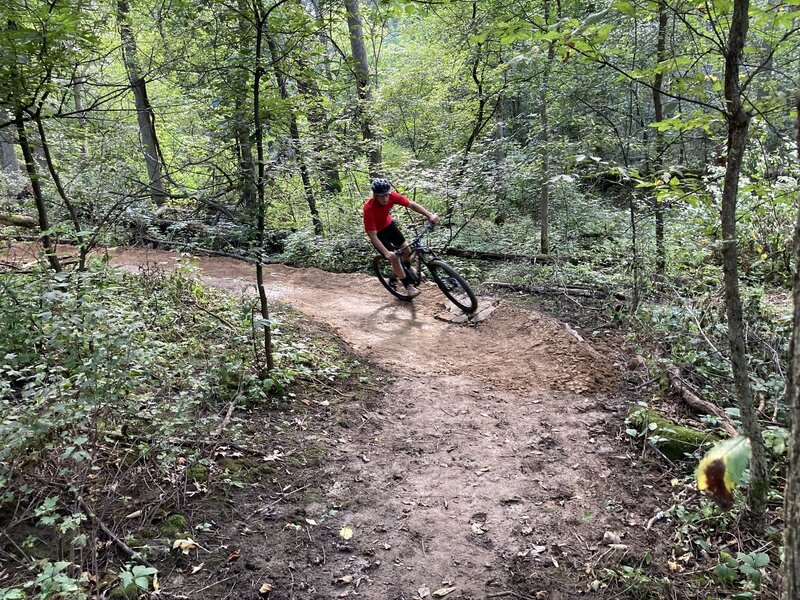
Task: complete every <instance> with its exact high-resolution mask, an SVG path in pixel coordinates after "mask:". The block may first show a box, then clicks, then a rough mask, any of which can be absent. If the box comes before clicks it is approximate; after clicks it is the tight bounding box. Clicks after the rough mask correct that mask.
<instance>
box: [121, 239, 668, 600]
mask: <svg viewBox="0 0 800 600" xmlns="http://www.w3.org/2000/svg"><path fill="white" fill-rule="evenodd" d="M176 260H177V255H175V254H173V253H169V252H161V251H147V250H135V249H128V250H119V251H116V252H114V253H113V257H112V264H114V265H117V266H121V267H123V268H127V269H130V270H134V271H135V270H137V269H138V268H140V267H142V266H144V265H146V264H151V265H152V264H156V265H159V266H160V267H161V268H164V269H166V270H169V269H170V268H171V267H172V266H173V265H175V264H176ZM199 267H200V273H201V276H202V278H203V280H204V281H205V282H207V283H208V284H210V285H213V286H217V287H220V288H224V289H225V290H228V291H230V292H233V293H247V290H251V292H250V293H252V290H253V282H254V278H255V277H254V268H253V267H252V266H251V265H247V264H245V263H242V262H237V261H234V260H230V259H224V258H202V259H199ZM265 270H266V273H267V276H266V277H267V283H266V287H267V290H268V294H269V298H270V300H271V302H273V303H287V304H288V305H290V306H291V307H293V309H295V310H296V311H299V312H300V313H302V314H303V315H305V316H306V317H307V319H308V320H309V321H310V323H312V324H313V326H315V327H319V328H321V329H322V330H325V331H327V332H329V333H330V334H333V335H334V336H336V337H338V338H339V339H340V340H341V342H342V343H343V344H344V346H345V347H346V348H347V350H348V351H349V352H352V353H353V354H354V355H355V356H356V357H358V359H359V360H360V361H362V362H366V363H368V364H370V365H371V366H372V368H373V369H375V372H378V373H381V372H382V373H383V375H384V377H378V378H377V381H378V382H382V383H378V384H373V385H372V387H369V386H368V387H366V388H363V389H359V386H353V385H350V386H349V388H347V387H346V388H344V389H336V388H334V387H332V388H331V390H329V392H330V393H329V394H328V395H326V396H325V398H324V399H323V400H322V401H319V399H317V400H316V401H315V400H314V399H313V398H312V399H308V398H306V399H305V400H304V402H306V403H307V404H309V403H316V404H321V405H324V406H326V409H325V413H324V415H323V416H322V418H321V419H309V420H308V422H306V423H304V424H303V426H302V427H299V428H296V433H295V435H296V439H295V440H294V442H295V444H296V445H297V446H302V445H303V444H306V445H313V446H315V447H316V448H319V449H320V450H321V451H322V454H323V456H324V458H323V459H322V460H320V461H318V462H316V463H314V465H315V466H313V467H311V468H307V469H304V470H302V472H301V473H300V472H295V473H292V472H290V470H289V469H287V470H286V473H287V475H286V476H285V479H286V480H287V481H289V480H290V481H291V487H289V486H287V487H284V488H280V487H279V488H278V490H277V492H275V491H274V489H273V491H272V492H271V493H268V492H265V489H264V488H259V486H253V487H252V488H245V489H242V490H238V491H236V492H235V493H234V497H233V498H232V500H231V502H230V503H229V504H228V507H227V509H226V510H227V514H226V515H225V516H224V517H221V518H224V519H225V521H226V522H225V523H221V522H220V521H219V518H220V517H219V516H218V521H217V522H218V523H219V524H220V529H219V530H218V531H217V532H216V534H215V536H213V539H210V538H209V539H204V540H197V541H199V542H200V543H201V545H203V550H204V552H208V553H212V554H216V555H219V556H222V555H225V556H229V558H230V557H236V558H238V560H236V561H234V562H231V563H229V564H226V565H223V567H224V568H223V570H222V571H220V570H217V571H216V572H213V573H211V574H209V575H208V576H206V577H205V578H203V579H198V577H196V576H193V575H191V574H190V571H191V569H190V566H191V565H188V564H187V565H183V568H178V569H175V570H173V571H172V572H171V573H163V574H162V576H161V586H162V590H163V591H164V592H165V593H171V594H173V595H177V597H191V598H230V597H240V598H259V597H262V598H267V597H268V598H280V599H284V598H286V599H289V598H297V599H301V598H303V599H305V598H309V599H310V598H314V599H316V598H320V599H322V598H326V599H327V598H348V597H349V598H367V599H375V600H379V599H380V600H386V599H406V600H411V599H412V598H427V597H430V598H440V597H447V598H450V599H453V598H461V599H477V598H487V599H488V598H492V599H493V598H544V599H551V600H555V599H560V598H576V597H609V596H612V597H639V598H645V597H683V594H681V593H677V592H676V591H675V590H674V589H673V588H672V586H671V585H667V586H666V588H662V587H659V586H660V585H661V584H659V586H655V585H654V584H655V582H656V581H663V580H662V579H660V577H659V575H661V574H669V573H670V570H673V571H676V570H682V567H680V566H679V567H677V568H672V569H669V568H668V566H667V565H668V562H672V564H673V567H674V565H675V562H674V561H675V558H674V556H672V552H671V545H670V539H671V531H670V530H671V526H670V525H669V524H668V522H666V521H663V520H656V519H655V518H654V517H655V516H656V515H657V514H658V513H659V511H663V510H665V509H667V508H668V507H669V505H668V503H669V497H670V490H669V488H670V480H669V477H670V476H669V475H665V474H663V473H659V472H658V471H657V470H655V469H651V468H649V466H648V467H645V466H643V465H642V464H641V463H642V457H641V451H640V450H637V449H636V448H634V447H633V446H632V445H631V444H630V443H629V442H628V441H626V439H625V436H624V433H623V432H624V429H625V424H624V419H625V414H626V411H627V408H628V406H629V405H630V403H631V402H632V401H635V400H638V399H641V398H637V397H632V396H631V395H630V394H628V393H626V392H625V391H624V388H625V386H624V378H625V376H626V373H625V363H626V357H625V356H623V354H622V350H621V348H622V343H621V341H622V334H621V333H619V332H615V331H614V330H613V329H609V328H604V329H601V330H600V331H598V332H596V333H597V335H595V336H594V337H591V334H592V332H591V331H583V335H584V336H585V337H587V339H591V340H592V341H591V343H587V342H586V341H584V340H583V339H582V338H581V336H580V335H576V332H575V331H574V330H572V329H571V328H570V327H565V326H564V324H563V323H561V322H559V321H557V320H556V319H554V318H552V317H550V316H546V315H545V314H543V313H540V312H537V311H535V310H530V309H524V308H520V307H515V306H514V305H513V304H512V303H510V302H507V301H501V300H498V299H490V298H483V297H482V298H481V299H480V301H481V303H482V304H483V305H484V306H485V305H486V304H488V303H492V304H496V305H497V307H496V309H495V310H494V311H493V312H492V314H491V315H490V316H489V317H488V318H487V320H486V321H484V322H482V323H480V324H479V325H477V326H473V325H468V324H463V325H456V324H453V323H449V322H446V321H442V320H440V319H438V318H437V315H439V314H441V313H442V310H443V305H444V301H445V298H444V296H443V295H441V294H440V293H439V291H438V289H437V288H436V287H435V286H434V285H433V284H423V294H422V295H421V296H420V297H418V298H417V299H415V300H414V301H413V303H404V302H399V301H396V300H394V299H393V298H392V297H391V296H390V295H389V294H388V293H387V292H386V291H385V290H384V289H383V288H382V287H381V286H380V284H379V283H378V281H377V280H375V279H374V278H371V277H368V276H366V275H361V274H334V273H327V272H324V271H320V270H316V269H296V268H291V267H287V266H283V265H268V266H267V267H266V269H265ZM479 310H480V309H479ZM332 385H333V384H332ZM337 424H338V425H337ZM250 426H251V427H257V424H253V423H251V424H250ZM291 443H292V442H291V441H289V440H287V439H282V440H281V447H282V448H285V447H287V446H289V445H291ZM265 451H266V452H269V449H265ZM273 487H274V486H273ZM281 490H290V491H286V492H285V493H281ZM303 490H305V491H303ZM308 490H313V493H308ZM295 492H299V493H295ZM665 503H666V505H665ZM214 544H216V546H215V545H214ZM229 553H232V554H229ZM201 560H202V556H199V557H198V558H197V560H196V561H195V563H197V562H200V561H201ZM625 565H627V566H630V567H632V569H628V571H627V572H628V577H627V578H625V577H623V576H622V574H621V571H622V569H623V566H625ZM640 566H641V567H642V573H645V572H646V573H647V574H648V576H644V577H640V578H637V576H638V573H639V571H638V569H637V567H640ZM606 569H611V570H606ZM208 570H209V569H208V567H207V568H206V572H208ZM614 573H616V574H617V575H614ZM593 581H594V582H595V584H594V587H595V588H598V589H596V590H593V589H592V582H593ZM606 586H609V587H608V588H606ZM679 587H680V586H679ZM667 588H669V590H668V589H667ZM193 590H194V591H193ZM259 590H261V594H259ZM629 594H633V595H629Z"/></svg>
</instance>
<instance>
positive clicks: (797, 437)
mask: <svg viewBox="0 0 800 600" xmlns="http://www.w3.org/2000/svg"><path fill="white" fill-rule="evenodd" d="M795 105H796V107H797V117H796V119H795V138H796V144H797V152H798V154H797V156H798V157H800V91H798V93H797V96H796V98H795ZM797 187H798V188H800V178H799V179H798V181H797ZM793 288H794V289H793V291H794V294H793V297H794V314H793V317H792V337H791V340H790V342H789V373H788V377H787V385H786V405H787V406H788V407H789V423H790V430H791V433H790V437H789V466H788V468H787V470H786V490H785V491H784V495H783V523H784V534H783V548H784V564H783V596H782V597H783V600H795V599H796V598H800V351H798V349H800V207H798V211H797V220H796V222H795V226H794V282H793Z"/></svg>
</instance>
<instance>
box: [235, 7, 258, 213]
mask: <svg viewBox="0 0 800 600" xmlns="http://www.w3.org/2000/svg"><path fill="white" fill-rule="evenodd" d="M238 8H239V19H238V24H239V31H238V34H239V39H238V43H239V45H240V47H241V49H242V50H243V51H244V50H245V49H246V48H248V47H249V46H250V42H251V40H252V31H251V30H250V28H249V23H248V21H247V19H245V18H244V15H246V14H248V13H249V12H251V11H250V7H249V6H248V4H247V1H246V0H239V1H238ZM243 67H244V65H242V66H241V68H240V69H239V70H237V71H236V74H235V75H234V83H233V85H234V95H235V98H234V111H233V115H232V117H233V135H234V138H235V141H236V155H237V158H238V161H239V185H240V190H239V200H240V202H241V204H242V205H243V206H244V207H245V211H246V212H247V213H248V216H249V217H252V216H254V215H255V211H256V210H257V201H256V167H255V161H254V159H253V142H252V140H251V139H250V133H251V132H250V122H251V120H250V119H251V117H252V112H251V111H250V109H249V107H248V106H247V101H246V99H245V96H246V95H247V94H248V93H249V90H250V88H249V82H248V77H249V75H248V70H247V69H245V68H243Z"/></svg>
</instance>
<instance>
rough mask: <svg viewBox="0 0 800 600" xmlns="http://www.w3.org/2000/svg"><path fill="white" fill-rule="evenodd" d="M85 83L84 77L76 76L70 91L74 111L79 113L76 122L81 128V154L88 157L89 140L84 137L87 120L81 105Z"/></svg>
mask: <svg viewBox="0 0 800 600" xmlns="http://www.w3.org/2000/svg"><path fill="white" fill-rule="evenodd" d="M85 84H86V78H85V77H76V78H75V79H74V80H73V81H72V93H73V96H74V98H75V111H76V112H78V113H80V116H79V117H78V123H79V124H80V129H81V156H82V157H83V158H89V141H88V140H87V138H86V126H87V124H88V121H87V119H86V112H85V110H84V106H83V86H84V85H85Z"/></svg>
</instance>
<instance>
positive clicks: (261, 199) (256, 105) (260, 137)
mask: <svg viewBox="0 0 800 600" xmlns="http://www.w3.org/2000/svg"><path fill="white" fill-rule="evenodd" d="M253 16H254V17H255V23H256V48H255V65H254V66H255V69H254V76H253V124H254V125H255V130H256V153H257V155H258V179H256V191H257V199H258V207H257V208H258V210H257V211H256V231H257V242H258V246H257V252H258V255H257V256H256V285H257V286H258V300H259V305H260V307H261V318H262V320H263V322H262V323H261V327H263V329H264V355H265V356H266V361H267V368H266V370H265V371H262V373H261V374H260V375H261V378H262V379H264V378H266V377H267V376H268V375H269V373H270V372H271V371H272V369H273V368H274V366H275V363H274V357H273V355H272V327H271V325H270V322H269V300H268V299H267V290H266V288H265V287H264V265H263V264H262V257H261V254H262V252H263V251H264V231H265V228H266V223H265V222H264V213H265V212H266V210H267V202H266V190H265V178H266V164H265V162H264V130H263V129H262V127H261V78H262V77H263V76H264V65H263V56H262V54H263V47H264V29H265V27H266V19H267V17H266V16H265V15H264V8H263V5H262V2H261V0H256V1H255V2H254V5H253Z"/></svg>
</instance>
